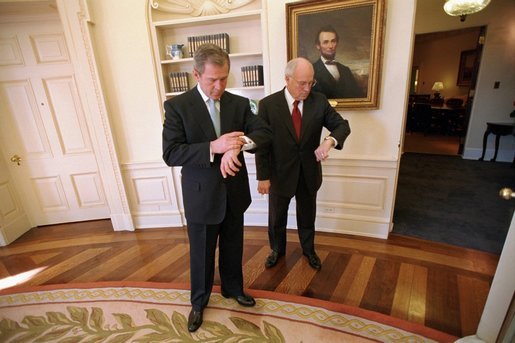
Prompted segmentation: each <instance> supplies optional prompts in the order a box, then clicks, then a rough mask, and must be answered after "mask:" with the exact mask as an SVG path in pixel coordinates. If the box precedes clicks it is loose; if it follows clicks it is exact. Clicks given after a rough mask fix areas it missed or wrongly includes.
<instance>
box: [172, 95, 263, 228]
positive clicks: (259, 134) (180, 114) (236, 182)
mask: <svg viewBox="0 0 515 343" xmlns="http://www.w3.org/2000/svg"><path fill="white" fill-rule="evenodd" d="M164 109H165V121H164V124H163V160H164V161H165V162H166V164H167V165H169V166H182V179H181V180H182V182H181V183H182V195H183V201H184V210H185V214H186V220H187V221H188V222H189V223H199V224H208V225H211V224H219V223H221V222H222V220H223V219H224V217H225V211H226V206H227V205H228V206H230V207H231V210H233V211H234V212H235V213H243V212H245V210H246V209H247V208H248V206H249V205H250V202H251V198H250V189H249V182H248V175H247V168H246V165H245V159H244V157H243V153H240V155H239V160H240V162H241V163H242V167H241V168H240V171H239V172H238V173H236V175H235V176H228V177H227V178H226V179H224V178H223V177H222V174H221V172H220V161H221V155H218V154H217V155H215V160H214V162H213V163H210V161H209V159H210V153H209V142H210V141H212V140H215V139H216V133H215V130H214V127H213V123H212V121H211V117H210V116H209V111H208V110H207V107H206V105H205V103H204V101H203V99H202V96H201V95H200V93H199V92H198V90H197V87H195V88H192V89H191V90H189V91H188V92H186V93H183V94H181V95H179V96H176V97H173V98H171V99H169V100H167V101H165V103H164ZM220 120H221V134H224V133H228V132H232V131H242V132H244V133H245V135H246V136H247V137H249V138H250V139H252V140H253V141H254V142H255V143H256V145H257V146H258V147H260V146H266V144H269V143H270V139H271V131H270V128H269V127H268V126H267V125H266V123H264V122H263V121H262V120H261V119H260V118H258V117H257V116H256V115H254V114H253V113H252V112H251V110H250V106H249V100H248V99H246V98H244V97H241V96H238V95H234V94H231V93H228V92H224V93H223V95H222V97H221V99H220Z"/></svg>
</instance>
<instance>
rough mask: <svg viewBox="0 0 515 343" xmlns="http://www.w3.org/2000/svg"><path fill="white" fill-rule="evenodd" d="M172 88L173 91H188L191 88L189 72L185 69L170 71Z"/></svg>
mask: <svg viewBox="0 0 515 343" xmlns="http://www.w3.org/2000/svg"><path fill="white" fill-rule="evenodd" d="M169 76H170V90H171V91H172V92H174V93H175V92H186V91H187V90H188V89H190V85H189V81H188V73H187V72H185V71H178V72H171V73H170V75H169Z"/></svg>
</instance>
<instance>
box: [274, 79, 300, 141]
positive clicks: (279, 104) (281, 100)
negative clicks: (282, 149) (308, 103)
mask: <svg viewBox="0 0 515 343" xmlns="http://www.w3.org/2000/svg"><path fill="white" fill-rule="evenodd" d="M276 108H277V109H276V112H275V113H277V115H278V116H279V120H280V121H281V122H282V123H283V124H284V126H286V129H287V130H288V132H289V134H290V136H291V138H292V139H293V140H294V141H295V142H297V141H298V140H297V133H296V132H295V128H294V127H293V120H292V118H291V112H290V108H289V107H288V101H286V97H285V96H284V88H283V90H282V91H280V92H278V93H277V101H276ZM302 121H303V122H304V119H302ZM300 136H301V137H302V128H301V134H300Z"/></svg>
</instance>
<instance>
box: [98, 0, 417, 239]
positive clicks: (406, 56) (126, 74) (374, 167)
mask: <svg viewBox="0 0 515 343" xmlns="http://www.w3.org/2000/svg"><path fill="white" fill-rule="evenodd" d="M285 3H286V1H284V0H268V1H266V16H267V22H268V27H267V28H266V30H264V33H265V34H268V40H267V41H268V44H269V46H268V51H269V52H270V56H269V61H268V63H269V67H270V68H269V74H270V75H269V77H270V80H271V85H270V90H271V91H272V92H275V91H277V90H279V89H281V88H282V87H283V85H284V77H283V74H284V73H283V70H284V66H285V64H286V56H287V54H286V19H285V18H286V15H285ZM88 4H89V6H90V11H91V18H92V21H93V22H94V25H92V26H91V32H92V35H93V37H94V44H95V50H96V51H95V53H96V57H97V60H98V64H99V69H100V72H101V75H102V81H103V84H104V90H105V97H106V101H107V107H108V110H109V116H110V119H111V122H112V125H113V127H114V136H115V140H116V145H117V148H118V153H119V156H120V163H121V165H122V172H123V174H124V180H125V184H126V187H127V189H128V193H129V198H130V204H131V210H132V214H133V217H134V223H135V226H136V228H145V227H158V226H177V225H182V224H184V218H183V216H182V214H181V211H182V204H181V199H180V198H181V196H180V184H179V183H178V179H179V177H178V175H177V174H174V175H171V173H170V170H169V168H167V167H166V166H165V165H164V163H163V162H162V161H161V128H162V126H161V125H162V124H161V118H162V112H161V106H162V104H161V103H159V100H158V95H157V93H158V91H157V87H156V83H155V82H156V81H155V76H154V66H153V64H152V63H153V62H152V54H151V44H150V42H151V41H150V37H149V32H148V26H147V10H148V8H147V7H146V5H147V2H146V1H141V0H126V1H124V2H123V6H122V5H121V4H120V2H117V1H103V0H89V2H88ZM414 11H415V1H414V0H409V1H407V0H390V1H387V6H386V13H387V18H386V27H385V30H384V42H383V65H382V71H381V78H380V93H379V94H380V95H379V109H377V110H361V111H343V112H341V113H342V115H343V116H344V117H345V118H347V119H348V120H349V122H350V125H351V129H352V134H351V135H350V137H349V139H348V140H347V142H346V143H345V147H344V149H343V151H334V152H333V153H332V154H331V157H330V159H329V160H328V161H327V162H325V163H324V166H323V168H324V184H323V187H322V189H321V191H320V192H319V196H318V216H317V218H318V219H317V229H320V230H325V231H334V232H342V233H352V234H358V235H367V236H373V237H382V238H386V237H387V235H388V232H389V230H390V229H391V227H392V215H393V205H394V200H395V186H396V180H397V172H398V161H399V145H400V141H401V137H402V136H403V131H404V129H403V128H404V123H403V120H404V119H403V118H404V116H405V113H404V112H405V108H406V99H407V93H408V79H409V71H410V63H411V51H412V44H413V34H412V32H413V20H414ZM278 37H282V38H281V39H278ZM264 50H265V51H266V50H267V49H264ZM265 64H266V63H265ZM248 161H249V163H250V166H249V169H250V172H251V175H250V177H251V179H254V178H255V175H254V174H252V168H253V158H249V159H248ZM251 189H252V190H253V192H254V194H253V197H254V199H253V204H252V206H251V208H250V209H249V210H248V211H247V213H246V224H247V225H263V226H265V225H266V224H267V206H266V199H264V198H262V197H261V196H259V195H258V194H257V192H255V189H256V185H255V181H254V180H252V181H251ZM292 205H293V204H292ZM292 207H293V206H292ZM293 214H294V212H293V213H292V218H291V221H290V225H289V227H295V220H294V216H293Z"/></svg>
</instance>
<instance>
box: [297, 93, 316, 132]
mask: <svg viewBox="0 0 515 343" xmlns="http://www.w3.org/2000/svg"><path fill="white" fill-rule="evenodd" d="M314 117H315V103H314V101H313V98H312V97H311V93H310V94H309V95H308V97H307V98H306V100H304V105H303V108H302V125H301V127H300V141H301V142H302V139H303V138H304V137H306V136H309V134H308V132H310V130H311V126H312V125H313V119H314Z"/></svg>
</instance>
